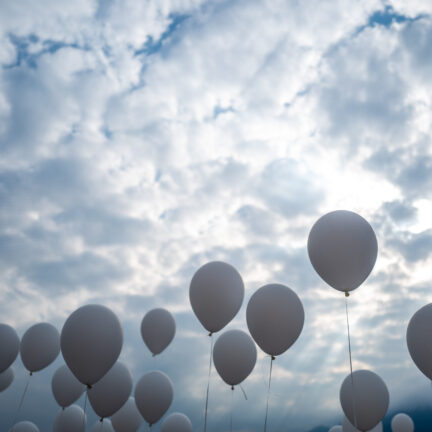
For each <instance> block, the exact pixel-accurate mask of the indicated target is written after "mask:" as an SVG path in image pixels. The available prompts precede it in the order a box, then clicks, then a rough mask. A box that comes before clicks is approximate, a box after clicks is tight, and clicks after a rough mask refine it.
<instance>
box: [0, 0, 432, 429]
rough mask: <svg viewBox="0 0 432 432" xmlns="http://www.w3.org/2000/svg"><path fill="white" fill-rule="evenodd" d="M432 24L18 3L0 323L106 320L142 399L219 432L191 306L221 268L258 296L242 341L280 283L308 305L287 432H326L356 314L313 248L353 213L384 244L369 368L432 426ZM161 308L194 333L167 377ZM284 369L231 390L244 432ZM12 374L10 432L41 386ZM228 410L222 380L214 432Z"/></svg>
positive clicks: (272, 10)
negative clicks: (166, 381)
mask: <svg viewBox="0 0 432 432" xmlns="http://www.w3.org/2000/svg"><path fill="white" fill-rule="evenodd" d="M431 14H432V3H431V2H430V1H429V0H411V1H409V2H408V1H405V0H392V1H384V0H382V1H378V0H363V1H357V0H321V1H318V0H303V1H299V0H284V1H282V0H265V1H264V0H261V1H260V0H258V1H253V0H247V1H246V0H231V1H226V0H212V1H207V2H206V1H201V0H140V1H137V0H99V1H91V0H77V1H75V2H66V1H58V0H40V1H37V2H34V1H31V0H19V1H3V2H2V3H1V6H0V32H1V36H0V37H1V43H0V62H1V68H0V152H1V153H0V155H1V156H0V202H1V211H0V224H1V230H0V312H1V321H2V322H5V323H8V324H11V325H13V326H15V328H16V329H17V331H18V333H19V335H20V336H21V335H22V334H23V333H24V331H25V330H26V329H27V328H28V327H29V326H30V325H32V324H34V323H36V322H40V321H49V322H51V323H53V324H54V325H56V326H57V328H58V329H59V330H61V327H62V325H63V322H64V320H65V319H66V317H67V316H68V314H70V313H71V312H72V311H73V310H74V309H76V308H77V307H79V306H80V305H82V304H86V303H102V304H104V305H106V306H109V307H111V308H112V309H113V310H114V311H115V312H116V313H117V314H118V316H119V317H120V319H121V320H122V323H123V326H124V331H125V344H124V349H123V352H122V354H121V360H122V361H124V362H125V363H126V364H127V365H128V366H129V367H130V368H131V370H132V372H133V375H134V379H135V382H136V381H137V380H138V379H139V377H140V376H141V375H142V374H143V373H144V372H146V371H149V370H151V369H153V368H155V367H156V368H160V369H161V370H164V371H165V372H166V373H168V375H170V377H171V378H172V380H173V382H174V385H175V397H174V402H173V405H172V407H171V409H170V412H173V411H183V412H185V413H186V414H187V415H189V417H190V418H191V420H192V421H193V423H194V425H195V428H196V430H201V429H202V425H203V410H204V397H205V389H206V385H207V381H206V379H207V367H208V356H209V349H210V344H209V338H208V337H207V335H206V332H205V331H204V329H203V328H202V327H201V326H200V324H199V322H198V320H197V319H196V318H195V316H194V315H193V313H192V311H191V307H190V304H189V297H188V288H189V282H190V280H191V278H192V275H193V273H194V272H195V271H196V270H197V269H198V268H199V267H200V266H201V265H203V264H204V263H206V262H208V261H212V260H222V261H226V262H229V263H231V264H232V265H234V266H235V267H236V268H237V269H238V270H239V272H240V273H241V275H242V277H243V279H244V281H245V286H246V295H245V301H244V304H243V306H242V309H241V311H240V313H239V315H238V316H237V317H236V319H235V320H234V321H233V322H232V323H230V324H229V326H228V327H227V328H241V329H245V328H246V324H245V309H246V305H247V301H248V299H249V298H250V296H251V295H252V294H253V292H254V291H255V290H256V289H257V288H259V287H260V286H262V285H264V284H267V283H270V282H278V283H283V284H286V285H288V286H290V287H291V288H292V289H294V290H295V291H296V292H297V293H298V295H299V297H300V298H301V300H302V302H303V304H304V307H305V314H306V322H305V327H304V330H303V333H302V335H301V336H300V338H299V340H298V341H297V342H296V344H295V345H294V346H293V347H292V348H291V349H290V350H289V351H287V352H286V353H285V354H283V355H282V356H280V357H279V358H278V359H277V360H276V362H275V365H274V381H273V388H272V392H271V395H270V413H269V423H268V424H269V427H268V430H269V431H272V432H282V431H286V430H290V431H293V432H296V431H298V432H301V431H309V430H313V429H314V428H317V427H319V426H325V427H327V428H328V427H329V426H332V425H333V424H336V423H339V424H340V421H341V416H342V414H341V413H342V412H341V408H340V404H339V400H338V394H339V387H340V384H341V382H342V380H343V379H344V377H345V376H346V374H347V373H348V372H349V362H348V353H347V341H346V326H345V315H344V313H345V309H344V307H345V306H344V298H343V295H342V294H341V293H339V292H337V291H335V290H333V289H332V288H330V287H329V286H327V285H325V283H324V282H322V281H321V280H320V279H319V277H318V276H317V275H316V274H315V272H314V271H313V269H312V266H311V264H310V263H309V260H308V257H307V251H306V242H307V236H308V232H309V230H310V228H311V226H312V224H313V223H314V222H315V220H316V219H317V218H318V217H319V216H320V215H322V214H324V213H326V212H328V211H331V210H336V209H347V210H352V211H356V212H358V213H360V214H361V215H362V216H363V217H365V218H366V219H367V220H368V221H369V222H370V223H371V224H372V226H373V228H374V230H375V232H376V234H377V238H378V244H379V253H378V260H377V264H376V266H375V269H374V271H373V272H372V275H371V277H370V278H369V279H368V280H367V281H366V283H365V284H364V285H363V286H361V287H360V288H358V290H356V291H355V292H354V293H353V294H352V296H351V297H350V298H349V307H350V314H351V321H352V322H351V324H352V337H353V363H354V365H353V366H354V369H359V368H368V369H371V370H373V371H375V372H377V373H378V374H380V375H381V377H382V378H383V379H384V380H385V382H386V383H387V386H388V388H389V390H390V397H391V403H390V412H391V413H394V412H396V411H401V410H402V411H407V412H410V410H413V409H414V408H415V409H419V407H422V406H424V407H426V408H427V409H429V410H430V409H432V407H431V405H432V390H431V387H430V383H429V382H428V381H427V379H426V378H425V377H424V376H423V375H422V374H421V373H420V372H419V371H418V370H417V369H416V368H415V366H414V365H413V363H412V361H411V359H410V357H409V354H408V351H407V348H406V343H405V331H406V326H407V323H408V321H409V319H410V317H411V316H412V314H413V313H414V312H415V311H416V310H417V309H418V308H419V307H421V306H423V305H424V304H426V303H428V302H430V301H431V298H432V295H431V294H430V289H431V288H430V287H431V279H432V271H431V264H432V253H431V252H432V229H431V215H432V203H431V201H430V197H431V187H432V151H431V149H432V147H431V141H430V134H431V129H432V106H431V104H432V99H431V91H432V79H431V77H432V17H431ZM156 306H160V307H165V308H167V309H169V310H170V311H172V312H173V314H174V315H175V318H176V321H177V335H176V339H175V340H174V341H173V343H172V344H171V345H170V347H169V348H168V349H167V350H166V351H165V352H164V353H163V354H162V355H161V356H160V358H159V359H158V360H153V359H152V358H151V356H150V354H149V352H148V350H147V349H146V348H145V346H144V344H143V342H142V340H141V337H140V334H139V325H140V322H141V319H142V317H143V315H144V314H145V313H146V312H147V311H148V310H149V309H151V308H153V307H156ZM268 361H269V359H268V357H265V356H264V355H263V354H262V353H260V355H259V359H258V362H257V366H256V368H255V370H254V372H253V373H252V375H251V376H250V377H249V379H248V380H247V381H246V382H245V384H244V389H245V391H246V393H247V395H248V400H247V401H246V400H244V398H243V396H242V394H241V393H240V392H236V393H235V397H234V409H233V412H234V429H235V430H236V431H238V432H240V431H243V432H252V431H260V430H262V428H263V422H264V413H265V400H266V382H265V380H266V377H267V376H268ZM60 364H62V359H61V358H59V359H58V360H57V361H56V362H55V363H54V364H53V365H51V366H50V367H49V368H47V369H46V370H44V371H42V372H40V373H37V374H35V376H34V377H32V381H31V383H30V387H29V392H28V394H27V396H26V400H25V401H24V405H23V408H22V411H21V413H20V419H28V420H32V421H34V422H35V423H37V424H38V425H39V427H40V429H41V431H42V430H44V431H45V430H46V431H48V430H51V429H50V428H51V424H52V420H53V418H54V416H55V414H56V412H57V410H58V408H57V407H56V403H55V401H54V398H53V396H52V395H51V392H50V379H51V376H52V374H53V372H54V371H55V369H56V367H58V366H59V365H60ZM15 370H16V380H15V382H14V383H13V385H12V386H11V387H10V388H9V389H8V390H7V391H6V392H4V393H1V394H0V424H1V429H2V430H5V429H6V428H8V427H10V425H11V422H12V418H13V413H14V412H15V411H16V407H17V405H18V401H19V398H20V396H21V394H22V391H23V388H24V385H25V382H26V380H27V377H26V375H25V373H24V370H23V367H22V364H21V361H20V360H19V359H18V360H17V362H16V363H15ZM228 396H229V389H228V387H227V386H226V385H224V384H223V383H222V381H221V380H220V379H219V377H218V376H217V374H216V373H214V374H213V375H212V381H211V390H210V403H209V420H208V431H209V432H213V431H214V432H216V431H221V430H223V429H224V428H225V429H226V428H227V427H228V425H229V414H230V409H231V407H230V404H229V402H227V401H229V399H227V398H228ZM41 401H42V402H43V403H40V402H41ZM78 403H79V404H81V405H82V404H83V399H81V400H80V401H79V402H78ZM89 414H90V420H91V421H90V423H91V422H93V421H95V420H96V417H95V415H94V414H92V413H91V411H89ZM157 430H158V429H157ZM317 430H321V429H317ZM322 430H326V429H322ZM418 430H419V431H420V430H421V429H420V428H419V429H418ZM425 430H426V429H425Z"/></svg>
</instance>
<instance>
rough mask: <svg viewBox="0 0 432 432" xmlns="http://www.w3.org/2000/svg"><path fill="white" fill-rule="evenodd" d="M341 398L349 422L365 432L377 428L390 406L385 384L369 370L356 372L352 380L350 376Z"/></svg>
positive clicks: (344, 384)
mask: <svg viewBox="0 0 432 432" xmlns="http://www.w3.org/2000/svg"><path fill="white" fill-rule="evenodd" d="M351 380H352V381H353V382H354V386H353V384H352V381H351ZM353 388H354V391H353ZM339 398H340V403H341V405H342V409H343V412H344V413H345V415H346V417H347V418H348V420H349V421H350V422H351V424H352V425H354V426H356V427H357V429H359V430H360V431H363V432H365V431H368V430H369V429H372V428H373V427H375V426H376V425H377V424H378V423H379V422H380V421H381V420H382V419H383V418H384V416H385V414H386V412H387V409H388V406H389V392H388V390H387V386H386V384H385V382H384V381H383V380H382V379H381V378H380V377H379V376H378V375H377V374H376V373H374V372H371V371H368V370H358V371H355V372H353V374H352V378H351V375H348V376H347V377H346V378H345V379H344V381H343V383H342V386H341V388H340V392H339ZM353 405H354V406H355V410H353ZM354 412H355V418H354Z"/></svg>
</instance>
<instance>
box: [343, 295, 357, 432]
mask: <svg viewBox="0 0 432 432" xmlns="http://www.w3.org/2000/svg"><path fill="white" fill-rule="evenodd" d="M348 296H349V294H348V292H346V293H345V312H346V322H347V331H348V352H349V363H350V375H351V386H352V390H353V391H352V405H353V414H354V426H355V427H356V428H357V413H356V406H355V405H356V404H355V397H354V394H355V389H354V377H353V367H352V353H351V336H350V326H349V319H348Z"/></svg>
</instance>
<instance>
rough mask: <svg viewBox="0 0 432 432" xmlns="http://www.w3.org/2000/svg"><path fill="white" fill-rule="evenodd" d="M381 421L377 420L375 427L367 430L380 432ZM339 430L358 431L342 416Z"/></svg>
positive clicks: (342, 431) (381, 428) (344, 431)
mask: <svg viewBox="0 0 432 432" xmlns="http://www.w3.org/2000/svg"><path fill="white" fill-rule="evenodd" d="M382 431H383V427H382V422H379V423H378V424H377V425H376V426H375V427H373V428H372V429H369V430H368V431H367V432H382ZM341 432H360V431H359V430H358V429H357V428H355V427H354V426H353V425H352V424H351V423H350V421H349V420H348V419H347V418H346V417H345V416H344V418H343V420H342V429H341Z"/></svg>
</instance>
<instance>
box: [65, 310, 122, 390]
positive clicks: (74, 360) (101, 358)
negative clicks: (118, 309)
mask: <svg viewBox="0 0 432 432" xmlns="http://www.w3.org/2000/svg"><path fill="white" fill-rule="evenodd" d="M60 345H61V350H62V354H63V357H64V359H65V362H66V364H67V365H68V366H69V369H70V370H71V371H72V373H73V374H74V375H75V376H76V377H77V378H78V380H79V381H80V382H82V383H83V384H86V385H87V386H91V385H93V384H95V383H96V382H97V381H99V380H100V379H101V378H102V377H103V376H104V375H105V374H106V373H107V372H108V371H109V370H110V369H111V367H112V366H113V365H114V363H115V362H116V361H117V359H118V357H119V355H120V351H121V349H122V345H123V329H122V327H121V324H120V321H119V320H118V318H117V316H116V315H115V314H114V312H112V311H111V310H110V309H108V308H107V307H105V306H102V305H95V304H93V305H86V306H82V307H80V308H79V309H77V310H76V311H75V312H73V313H72V314H71V315H70V316H69V318H68V319H67V320H66V322H65V324H64V326H63V330H62V333H61V339H60Z"/></svg>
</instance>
